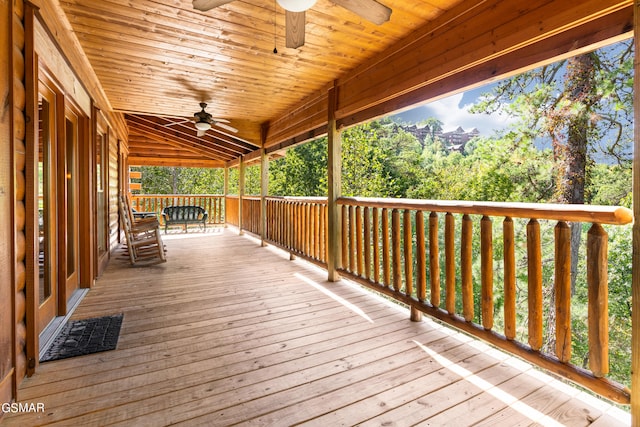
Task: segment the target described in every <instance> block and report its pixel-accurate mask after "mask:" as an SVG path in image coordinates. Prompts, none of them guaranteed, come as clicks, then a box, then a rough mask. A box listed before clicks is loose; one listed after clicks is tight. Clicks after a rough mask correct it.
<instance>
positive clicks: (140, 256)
mask: <svg viewBox="0 0 640 427" xmlns="http://www.w3.org/2000/svg"><path fill="white" fill-rule="evenodd" d="M119 199H120V203H119V205H120V217H121V218H122V227H123V229H124V233H125V238H126V241H127V252H128V253H129V260H130V261H131V265H134V266H143V265H152V264H159V263H162V262H166V261H167V259H166V257H165V249H164V245H163V243H162V237H161V236H160V224H159V223H158V220H157V219H156V218H145V219H143V220H137V221H134V219H133V215H132V214H131V208H130V207H129V203H128V200H127V198H126V196H124V195H122V194H121V195H120V196H119Z"/></svg>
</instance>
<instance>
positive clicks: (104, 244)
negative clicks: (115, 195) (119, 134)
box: [95, 128, 109, 274]
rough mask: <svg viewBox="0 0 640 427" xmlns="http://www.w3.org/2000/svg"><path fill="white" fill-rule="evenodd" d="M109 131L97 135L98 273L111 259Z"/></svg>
mask: <svg viewBox="0 0 640 427" xmlns="http://www.w3.org/2000/svg"><path fill="white" fill-rule="evenodd" d="M108 141H109V138H108V133H107V132H105V131H104V130H102V129H101V128H98V133H97V135H96V157H95V160H96V163H95V166H96V181H95V185H96V187H95V194H96V214H97V218H96V223H97V227H96V228H97V242H96V243H97V247H98V257H97V259H98V274H100V273H102V270H103V269H104V268H105V266H106V262H107V260H108V259H109V221H108V215H109V212H108V211H107V207H108V206H109V205H108V203H107V197H108V193H107V191H106V189H107V159H108V149H107V147H108V144H109V142H108Z"/></svg>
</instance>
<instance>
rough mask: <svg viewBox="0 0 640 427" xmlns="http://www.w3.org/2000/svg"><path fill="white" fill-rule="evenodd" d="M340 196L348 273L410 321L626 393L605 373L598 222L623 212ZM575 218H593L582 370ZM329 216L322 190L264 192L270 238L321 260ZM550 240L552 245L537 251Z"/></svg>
mask: <svg viewBox="0 0 640 427" xmlns="http://www.w3.org/2000/svg"><path fill="white" fill-rule="evenodd" d="M338 205H339V209H340V210H341V212H342V214H341V236H342V240H341V258H340V260H339V261H340V264H341V266H340V268H339V271H340V273H341V274H342V275H343V276H345V277H348V278H350V279H353V280H355V281H357V282H358V283H361V284H363V285H365V286H367V287H369V288H372V289H374V290H376V291H378V292H381V293H383V294H385V295H387V296H389V297H392V298H394V299H396V300H398V301H400V302H402V303H404V304H407V305H408V306H409V307H411V316H412V318H414V319H418V318H420V315H421V313H426V314H428V315H429V316H432V317H434V318H437V319H439V320H441V321H443V322H445V323H448V324H450V325H452V326H454V327H456V328H459V329H461V330H463V331H465V332H467V333H469V334H471V335H474V336H476V337H478V338H481V339H483V340H486V341H488V342H490V343H492V344H493V345H495V346H497V347H499V348H502V349H503V350H506V351H508V352H510V353H512V354H515V355H517V356H519V357H521V358H523V359H525V360H527V361H529V362H531V363H533V364H535V365H538V366H540V367H542V368H545V369H547V370H549V371H551V372H554V373H556V374H558V375H561V376H563V377H565V378H567V379H569V380H571V381H573V382H575V383H577V384H580V385H582V386H584V387H587V388H589V389H591V390H593V391H595V392H596V393H599V394H600V395H602V396H604V397H607V398H609V399H611V400H613V401H615V402H619V403H629V397H630V391H629V389H628V388H626V387H625V386H623V385H621V384H619V383H617V382H615V381H612V380H610V379H608V378H607V377H606V375H607V373H608V351H609V350H608V313H607V298H608V279H607V233H606V231H605V229H604V228H603V226H602V225H604V224H611V225H623V224H628V223H630V222H631V221H632V213H631V211H630V210H628V209H626V208H621V207H609V206H587V205H553V204H524V203H491V202H486V203H484V202H455V201H426V200H408V199H370V198H340V199H339V200H338ZM571 222H578V223H588V224H590V225H589V231H588V233H586V239H585V240H586V251H584V250H583V251H582V252H584V254H585V255H584V256H586V266H587V268H586V270H587V271H586V275H585V277H586V283H587V286H588V295H589V301H588V313H589V314H588V318H589V320H588V334H589V338H588V339H589V356H588V359H589V369H584V368H582V367H579V366H576V365H574V364H572V363H571V362H570V359H571V342H572V334H571V320H572V317H571V312H570V310H571V295H572V291H571V282H572V278H571V249H570V247H571V241H570V240H571V233H570V226H569V224H570V223H571ZM326 226H327V202H326V199H316V198H276V197H270V198H267V231H266V239H267V240H268V241H269V242H272V243H274V244H276V245H278V246H280V247H282V248H284V249H286V250H288V251H290V252H291V253H292V254H294V255H298V256H301V257H304V258H306V259H309V260H311V261H314V262H316V263H318V264H321V265H326V248H327V247H328V246H327V242H326V236H327V231H326ZM547 245H550V247H551V248H553V249H552V250H551V252H552V253H553V254H554V255H552V257H551V258H552V259H544V260H543V258H542V254H543V250H542V248H543V247H546V246H547ZM583 249H584V246H583ZM547 252H548V251H547ZM495 255H498V256H495ZM547 256H548V255H547ZM543 289H546V290H547V292H548V294H547V295H543ZM497 290H499V291H500V292H501V298H500V301H501V306H502V307H501V308H500V309H499V310H498V309H496V307H495V306H494V304H495V300H496V298H494V292H495V291H497ZM519 302H520V304H519ZM545 302H547V304H545ZM518 319H520V322H518ZM550 343H551V345H549V344H550Z"/></svg>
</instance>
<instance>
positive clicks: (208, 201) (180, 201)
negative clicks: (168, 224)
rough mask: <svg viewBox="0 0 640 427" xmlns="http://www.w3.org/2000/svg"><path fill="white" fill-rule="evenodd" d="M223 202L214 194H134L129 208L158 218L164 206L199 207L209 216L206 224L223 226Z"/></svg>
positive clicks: (220, 196) (222, 197) (221, 197)
mask: <svg viewBox="0 0 640 427" xmlns="http://www.w3.org/2000/svg"><path fill="white" fill-rule="evenodd" d="M223 201H224V196H222V195H214V194H134V195H132V196H131V207H132V208H133V209H135V210H136V211H139V212H154V213H156V214H157V215H158V218H160V213H161V212H162V209H163V208H164V207H166V206H200V207H202V208H204V209H205V210H206V211H207V213H208V215H209V217H208V224H224V223H225V209H224V203H223ZM160 219H161V218H160Z"/></svg>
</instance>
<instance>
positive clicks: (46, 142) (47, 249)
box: [35, 84, 58, 332]
mask: <svg viewBox="0 0 640 427" xmlns="http://www.w3.org/2000/svg"><path fill="white" fill-rule="evenodd" d="M55 106H56V94H55V93H54V92H53V91H52V90H51V89H49V88H48V87H47V86H46V85H44V84H41V85H40V90H39V96H38V137H37V138H36V139H35V141H36V143H37V144H38V147H37V153H38V159H37V162H38V164H37V178H36V179H37V183H36V184H37V185H36V189H37V191H38V248H37V250H38V270H39V272H38V278H39V280H38V303H39V308H38V328H39V329H38V331H39V332H41V331H42V330H43V329H44V328H45V327H46V326H47V325H48V324H49V323H50V322H51V320H53V318H54V317H55V316H56V315H57V312H58V295H57V286H56V282H57V280H56V279H57V250H56V249H57V221H56V219H57V217H56V215H57V213H56V203H55V202H56V179H55V177H56V174H55V169H56V168H55V166H56V162H55V158H56V156H55V154H56V114H55V111H56V108H55Z"/></svg>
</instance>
